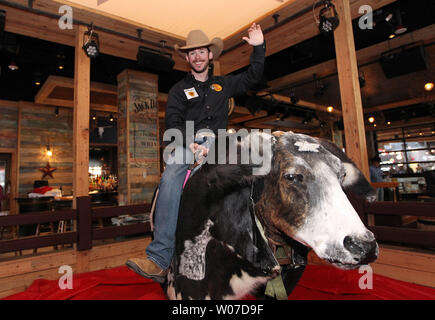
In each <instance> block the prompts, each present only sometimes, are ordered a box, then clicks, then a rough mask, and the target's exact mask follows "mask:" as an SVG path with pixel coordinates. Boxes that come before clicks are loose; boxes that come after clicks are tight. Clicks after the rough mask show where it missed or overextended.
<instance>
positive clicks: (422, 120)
mask: <svg viewBox="0 0 435 320" xmlns="http://www.w3.org/2000/svg"><path fill="white" fill-rule="evenodd" d="M425 124H433V125H434V129H435V119H434V118H433V117H431V116H427V117H419V118H413V119H409V120H408V121H404V120H400V121H393V122H392V123H391V124H390V125H387V124H380V123H377V124H376V127H374V126H373V125H366V130H367V131H379V130H385V129H398V128H402V127H410V126H418V125H425Z"/></svg>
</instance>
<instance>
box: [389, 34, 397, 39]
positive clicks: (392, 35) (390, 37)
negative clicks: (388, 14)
mask: <svg viewBox="0 0 435 320" xmlns="http://www.w3.org/2000/svg"><path fill="white" fill-rule="evenodd" d="M395 37H396V35H395V34H394V33H390V35H389V36H388V39H393V38H395Z"/></svg>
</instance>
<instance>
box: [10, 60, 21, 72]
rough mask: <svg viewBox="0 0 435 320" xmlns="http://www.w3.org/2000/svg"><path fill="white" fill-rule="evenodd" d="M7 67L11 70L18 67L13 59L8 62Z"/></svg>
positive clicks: (15, 69)
mask: <svg viewBox="0 0 435 320" xmlns="http://www.w3.org/2000/svg"><path fill="white" fill-rule="evenodd" d="M8 68H9V69H10V70H12V71H17V70H18V69H19V67H18V65H17V64H16V63H15V61H14V60H12V61H11V63H9V65H8Z"/></svg>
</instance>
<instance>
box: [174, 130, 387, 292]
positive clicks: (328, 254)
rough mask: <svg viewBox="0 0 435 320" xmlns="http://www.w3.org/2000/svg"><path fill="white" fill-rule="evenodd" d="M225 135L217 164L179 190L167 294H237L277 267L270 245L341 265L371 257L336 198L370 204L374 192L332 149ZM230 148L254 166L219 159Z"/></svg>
mask: <svg viewBox="0 0 435 320" xmlns="http://www.w3.org/2000/svg"><path fill="white" fill-rule="evenodd" d="M224 138H225V139H226V140H225V141H228V142H229V144H227V145H226V146H227V149H226V150H227V153H226V155H225V154H224V153H218V152H217V153H215V156H216V159H217V160H223V161H222V162H220V161H215V162H214V164H212V163H210V162H209V164H207V165H205V166H203V167H202V168H201V170H199V171H198V173H196V174H195V175H193V177H192V178H190V180H189V182H188V183H187V184H186V187H185V189H184V191H183V195H182V199H181V202H180V211H179V215H178V224H177V232H176V233H177V235H176V246H175V254H174V259H173V261H172V266H171V271H170V272H169V274H168V282H167V290H166V292H167V294H168V297H170V298H171V299H208V298H209V299H238V298H240V297H243V296H244V295H245V294H247V293H249V292H252V290H254V289H255V288H258V287H259V286H261V285H263V284H265V283H266V282H267V281H269V280H270V279H272V278H273V277H275V276H276V275H277V274H278V272H279V270H280V266H279V264H278V262H277V259H276V258H275V257H274V256H273V252H272V249H271V247H270V246H269V243H270V242H273V243H275V244H287V245H290V246H292V247H293V248H294V246H293V245H294V242H295V241H294V240H296V241H299V242H300V243H302V244H304V245H306V246H308V247H311V248H312V249H313V250H314V251H315V252H316V253H317V255H318V256H319V257H320V258H323V259H325V260H327V261H329V262H331V263H332V264H334V265H336V266H337V267H340V268H344V269H351V268H356V267H358V266H360V265H362V264H367V263H369V262H372V261H374V260H375V259H376V257H377V254H378V246H377V243H376V241H375V239H374V236H373V234H372V233H371V232H370V231H368V230H367V229H366V228H365V227H364V225H363V223H362V222H361V220H360V219H359V216H358V214H357V213H356V211H355V209H354V208H353V207H352V205H351V203H350V202H349V200H348V199H347V197H346V194H345V192H344V190H347V191H353V192H356V193H359V195H360V196H364V197H367V198H368V199H372V197H373V194H374V190H373V189H372V188H371V187H370V184H369V183H368V182H367V180H366V179H365V178H364V176H363V175H362V173H361V172H360V171H359V170H358V169H357V168H356V166H355V165H354V164H353V163H352V162H351V161H350V160H349V159H348V158H347V157H346V155H345V154H344V153H343V152H342V151H341V150H340V149H338V148H337V147H335V146H334V145H333V144H332V143H330V142H328V141H323V140H320V139H315V138H312V137H309V136H306V135H302V134H295V133H292V132H287V133H281V134H279V135H277V136H275V137H274V136H272V135H270V134H266V133H259V132H257V133H252V132H251V133H249V134H247V135H246V136H244V137H241V138H240V139H234V137H224ZM218 139H219V138H218ZM253 140H256V141H258V142H259V143H258V144H255V143H254V144H252V143H251V142H252V141H253ZM264 141H266V142H269V143H264ZM231 144H232V145H231ZM230 145H231V146H232V147H234V146H238V147H239V148H233V149H232V150H238V151H237V157H239V156H240V155H241V154H243V152H246V151H247V150H248V151H249V153H250V154H251V155H252V153H255V154H259V155H261V156H262V158H263V163H257V162H255V161H252V162H251V163H248V164H243V161H241V162H238V163H237V164H230V163H231V162H225V161H224V160H225V159H218V158H219V157H227V156H229V155H230V154H231V152H228V150H231V147H230ZM267 146H268V147H267ZM240 159H241V158H240ZM219 163H220V164H219ZM222 163H223V164H222ZM265 163H266V164H265ZM254 169H256V170H254ZM254 171H255V173H254ZM255 216H256V217H258V220H259V221H261V225H262V226H260V225H259V224H257V221H256V219H255V218H254V217H255ZM262 230H264V232H263V231H262ZM292 239H294V240H292ZM298 246H300V245H299V244H298ZM301 247H302V246H301ZM304 249H305V248H304ZM302 270H303V269H302ZM301 274H302V273H301V272H296V273H294V276H295V277H296V278H297V279H299V277H300V275H301ZM283 279H284V276H283ZM297 279H296V281H297ZM293 283H294V281H293ZM286 289H289V288H286ZM289 290H291V288H290V289H289ZM288 293H289V292H288Z"/></svg>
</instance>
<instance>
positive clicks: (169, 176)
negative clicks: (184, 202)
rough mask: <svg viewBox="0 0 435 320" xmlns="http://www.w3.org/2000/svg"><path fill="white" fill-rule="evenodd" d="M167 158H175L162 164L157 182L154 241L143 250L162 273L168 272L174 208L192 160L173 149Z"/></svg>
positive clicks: (189, 156)
mask: <svg viewBox="0 0 435 320" xmlns="http://www.w3.org/2000/svg"><path fill="white" fill-rule="evenodd" d="M177 152H180V153H177ZM181 152H182V153H181ZM181 154H184V155H185V159H183V160H184V161H179V160H180V159H179V156H180V155H181ZM170 158H172V160H175V158H177V161H176V163H170V162H169V161H168V162H167V163H166V168H165V171H164V172H163V174H162V178H161V179H160V184H159V195H158V197H157V201H156V211H155V213H154V217H155V220H154V240H153V241H152V242H151V243H150V244H149V245H148V247H147V249H146V253H147V256H148V258H149V259H150V260H152V261H153V262H154V263H156V264H157V265H158V266H159V267H160V268H162V269H167V268H169V265H170V263H171V259H172V255H173V254H174V248H175V231H176V228H177V220H178V208H179V206H180V199H181V193H182V192H183V183H184V179H185V178H186V174H187V170H188V169H189V163H190V162H191V159H193V154H192V153H191V152H190V150H186V149H185V148H182V147H177V148H176V150H175V152H174V153H173V154H172V155H171V157H170ZM186 160H187V161H186ZM182 162H184V163H182Z"/></svg>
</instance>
